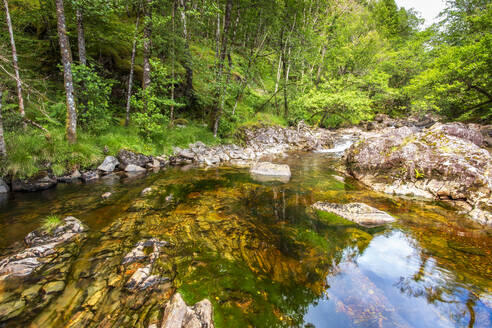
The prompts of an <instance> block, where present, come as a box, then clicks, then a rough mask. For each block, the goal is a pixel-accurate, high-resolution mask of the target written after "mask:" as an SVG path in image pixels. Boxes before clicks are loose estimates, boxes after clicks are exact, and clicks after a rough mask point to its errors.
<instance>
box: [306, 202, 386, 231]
mask: <svg viewBox="0 0 492 328" xmlns="http://www.w3.org/2000/svg"><path fill="white" fill-rule="evenodd" d="M313 208H314V209H317V210H319V211H324V212H330V213H333V214H336V215H338V216H341V217H342V218H344V219H347V220H349V221H352V222H355V223H357V224H360V225H362V226H367V227H375V226H379V225H383V224H386V223H390V222H393V221H395V218H394V217H392V216H391V215H389V214H388V213H386V212H383V211H380V210H378V209H377V208H374V207H371V206H369V205H366V204H363V203H350V204H336V203H324V202H317V203H315V204H314V205H313Z"/></svg>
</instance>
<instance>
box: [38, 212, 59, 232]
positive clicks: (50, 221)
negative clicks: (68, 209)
mask: <svg viewBox="0 0 492 328" xmlns="http://www.w3.org/2000/svg"><path fill="white" fill-rule="evenodd" d="M61 223H62V220H61V219H60V217H58V216H57V215H48V216H47V217H45V218H44V219H43V221H42V225H41V229H42V230H44V231H47V232H52V231H53V230H54V229H55V228H56V227H58V226H59V225H60V224H61Z"/></svg>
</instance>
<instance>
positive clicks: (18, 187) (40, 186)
mask: <svg viewBox="0 0 492 328" xmlns="http://www.w3.org/2000/svg"><path fill="white" fill-rule="evenodd" d="M57 183H58V181H57V180H56V179H54V178H52V177H51V176H49V175H48V174H41V175H40V176H37V177H33V178H29V179H13V180H12V191H28V192H34V191H40V190H45V189H49V188H52V187H54V186H56V184H57Z"/></svg>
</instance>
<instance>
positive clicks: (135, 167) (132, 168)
mask: <svg viewBox="0 0 492 328" xmlns="http://www.w3.org/2000/svg"><path fill="white" fill-rule="evenodd" d="M125 171H126V172H145V171H146V170H145V169H144V168H143V167H141V166H138V165H133V164H130V165H127V166H126V167H125Z"/></svg>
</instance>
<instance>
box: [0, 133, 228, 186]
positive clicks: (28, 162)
mask: <svg viewBox="0 0 492 328" xmlns="http://www.w3.org/2000/svg"><path fill="white" fill-rule="evenodd" d="M162 129H163V132H162V137H161V138H159V140H148V139H145V138H142V137H141V136H140V135H139V134H138V132H137V131H136V129H134V128H132V127H130V128H125V127H123V126H115V127H111V128H109V129H108V130H106V131H104V132H102V133H100V134H89V133H86V132H83V131H80V130H79V133H78V141H77V143H76V144H74V145H69V144H68V143H67V141H66V139H65V130H64V129H63V128H59V127H55V128H51V129H50V133H49V135H48V136H45V135H43V134H42V133H40V132H39V130H29V131H27V132H25V133H8V134H7V135H6V142H7V153H8V157H7V159H6V160H4V162H3V163H2V165H1V166H0V175H2V176H6V175H10V176H14V177H19V178H27V177H34V176H36V175H37V174H38V173H39V172H40V171H44V170H50V171H51V172H53V174H55V175H63V174H65V173H69V172H72V171H73V170H74V169H76V168H77V169H87V168H94V167H97V166H98V165H99V164H100V163H101V162H102V161H103V160H104V157H105V156H107V155H116V154H117V153H118V151H119V150H120V149H123V148H124V149H128V150H131V151H134V152H138V153H143V154H145V155H154V156H157V155H163V154H170V153H171V152H172V149H173V147H175V146H178V147H188V145H189V144H190V143H194V142H196V141H202V142H204V143H205V144H209V145H213V144H218V143H220V142H221V140H220V139H216V138H214V137H213V134H212V133H211V132H210V131H209V129H208V128H207V127H206V126H203V125H200V124H197V123H190V124H188V125H186V126H184V127H175V128H172V129H170V128H168V127H167V126H165V127H162ZM105 148H106V149H107V150H108V151H107V153H105Z"/></svg>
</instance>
